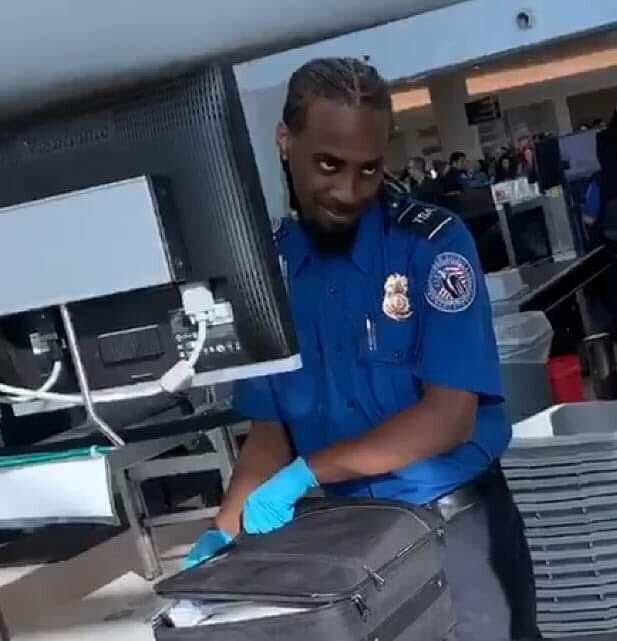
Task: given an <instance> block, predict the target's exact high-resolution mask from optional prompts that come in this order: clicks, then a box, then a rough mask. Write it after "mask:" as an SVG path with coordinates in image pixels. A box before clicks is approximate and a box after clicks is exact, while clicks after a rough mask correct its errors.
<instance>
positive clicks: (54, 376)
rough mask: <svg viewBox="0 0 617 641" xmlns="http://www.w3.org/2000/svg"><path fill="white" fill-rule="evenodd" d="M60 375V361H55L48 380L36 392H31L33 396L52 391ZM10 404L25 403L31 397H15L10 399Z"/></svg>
mask: <svg viewBox="0 0 617 641" xmlns="http://www.w3.org/2000/svg"><path fill="white" fill-rule="evenodd" d="M61 374H62V361H55V363H54V364H53V367H52V368H51V374H50V375H49V378H48V379H47V380H46V381H45V382H44V383H43V385H41V387H39V388H38V389H36V390H32V392H33V393H34V394H37V393H40V392H49V391H50V390H51V389H53V388H54V387H55V385H56V383H57V382H58V380H59V378H60V375H61ZM10 400H11V402H12V403H25V402H27V401H29V400H31V397H28V396H25V395H24V396H15V397H14V398H11V399H10Z"/></svg>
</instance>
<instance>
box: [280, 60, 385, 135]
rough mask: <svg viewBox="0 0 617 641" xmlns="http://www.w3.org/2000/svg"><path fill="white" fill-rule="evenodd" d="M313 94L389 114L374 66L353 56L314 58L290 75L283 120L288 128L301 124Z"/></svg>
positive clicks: (317, 96)
mask: <svg viewBox="0 0 617 641" xmlns="http://www.w3.org/2000/svg"><path fill="white" fill-rule="evenodd" d="M315 98H326V99H328V100H334V101H337V102H340V103H341V104H345V105H358V106H359V105H366V106H368V107H371V108H372V109H375V110H380V111H386V112H387V113H389V114H390V116H391V117H392V98H391V96H390V90H389V88H388V85H387V83H386V81H385V80H384V79H383V78H382V77H381V76H380V75H379V73H378V72H377V70H376V69H375V67H372V66H371V65H368V64H366V63H364V62H361V61H360V60H357V59H355V58H316V59H315V60H311V61H310V62H307V63H306V64H304V65H302V66H301V67H300V68H299V69H298V70H297V71H295V72H294V74H293V75H292V76H291V79H290V81H289V86H288V90H287V100H286V101H285V107H284V108H283V122H284V123H285V124H286V125H287V126H288V127H289V129H290V130H291V131H299V130H300V129H302V127H303V126H304V123H305V120H306V111H307V108H308V106H309V104H310V102H311V100H314V99H315Z"/></svg>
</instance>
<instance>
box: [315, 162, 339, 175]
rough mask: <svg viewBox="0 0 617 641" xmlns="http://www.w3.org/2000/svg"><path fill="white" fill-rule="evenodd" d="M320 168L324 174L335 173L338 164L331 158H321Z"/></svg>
mask: <svg viewBox="0 0 617 641" xmlns="http://www.w3.org/2000/svg"><path fill="white" fill-rule="evenodd" d="M319 168H320V169H321V171H323V172H324V174H333V173H334V172H335V171H336V165H335V164H334V163H332V162H330V161H329V160H320V161H319Z"/></svg>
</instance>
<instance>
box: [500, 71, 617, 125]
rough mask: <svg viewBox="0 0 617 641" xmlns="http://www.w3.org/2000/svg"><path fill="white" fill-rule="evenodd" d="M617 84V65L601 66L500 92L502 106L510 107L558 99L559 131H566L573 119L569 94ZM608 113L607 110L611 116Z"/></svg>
mask: <svg viewBox="0 0 617 641" xmlns="http://www.w3.org/2000/svg"><path fill="white" fill-rule="evenodd" d="M616 85H617V67H613V68H611V69H602V70H600V71H594V72H592V73H587V74H583V75H579V76H570V77H567V78H559V79H558V80H551V81H549V82H544V83H542V84H534V85H527V86H525V87H517V88H516V89H512V90H510V91H501V92H499V94H498V95H499V99H500V102H501V107H502V109H511V108H513V107H520V106H522V105H529V104H532V103H534V102H541V101H542V100H546V99H547V98H550V99H552V100H553V102H554V103H555V112H556V115H557V123H558V125H559V133H560V134H565V133H569V132H571V131H572V121H571V119H570V111H569V109H568V102H567V99H568V96H574V95H576V94H580V93H587V92H589V91H595V90H597V89H604V88H608V87H614V86H616ZM608 116H609V114H606V117H607V118H608Z"/></svg>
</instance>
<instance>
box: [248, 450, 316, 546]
mask: <svg viewBox="0 0 617 641" xmlns="http://www.w3.org/2000/svg"><path fill="white" fill-rule="evenodd" d="M318 485H319V483H318V482H317V479H316V478H315V475H314V474H313V472H312V470H311V468H310V467H309V466H308V465H307V464H306V461H305V460H304V459H303V458H297V459H296V460H295V461H294V462H293V463H291V464H290V465H288V466H287V467H284V468H283V469H282V470H281V471H280V472H278V473H277V474H275V475H274V476H273V477H272V478H270V479H269V480H267V481H266V482H265V483H263V484H262V485H260V486H259V487H258V488H257V489H256V490H255V491H254V492H253V493H252V494H250V495H249V497H248V498H247V499H246V502H245V503H244V512H243V515H242V522H243V525H244V530H245V532H247V533H248V534H266V533H267V532H272V531H273V530H278V529H279V528H280V527H283V525H285V524H286V523H289V521H291V520H292V519H293V516H294V509H295V505H296V502H297V501H298V499H300V498H302V497H303V496H304V495H305V494H306V492H307V491H308V490H309V489H311V488H312V487H317V486H318Z"/></svg>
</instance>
